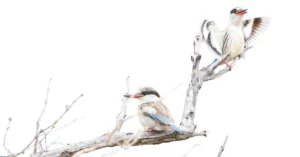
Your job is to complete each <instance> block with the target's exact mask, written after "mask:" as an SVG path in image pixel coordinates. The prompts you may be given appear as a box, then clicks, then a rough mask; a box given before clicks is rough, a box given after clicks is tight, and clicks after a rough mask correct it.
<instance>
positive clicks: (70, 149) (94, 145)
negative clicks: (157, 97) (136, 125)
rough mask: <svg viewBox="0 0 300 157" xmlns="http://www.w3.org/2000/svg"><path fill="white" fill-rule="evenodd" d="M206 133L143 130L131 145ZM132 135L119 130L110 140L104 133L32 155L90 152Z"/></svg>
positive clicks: (59, 156) (52, 156) (44, 156)
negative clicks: (153, 132) (108, 140)
mask: <svg viewBox="0 0 300 157" xmlns="http://www.w3.org/2000/svg"><path fill="white" fill-rule="evenodd" d="M206 135H207V131H201V132H193V133H182V134H179V133H177V132H175V131H170V132H167V133H164V132H163V133H158V134H151V133H148V132H143V134H142V135H141V136H140V137H139V138H138V139H137V141H136V142H135V143H134V144H133V145H132V146H139V145H154V144H161V143H168V142H173V141H181V140H186V139H189V138H192V137H195V136H206ZM133 136H135V134H133V133H120V132H119V133H115V134H114V135H113V136H112V138H111V142H110V143H107V142H106V141H107V139H108V134H105V135H103V136H100V137H97V138H94V139H92V140H88V141H83V142H79V143H76V144H72V145H69V146H65V147H62V148H59V149H55V150H52V151H48V152H40V153H39V152H38V153H37V154H35V155H34V156H33V157H62V156H63V157H71V156H73V155H75V154H76V153H77V152H79V151H82V152H81V153H86V152H91V151H94V150H98V149H102V148H106V147H114V146H119V145H123V144H124V143H126V142H128V141H129V140H130V139H134V138H133Z"/></svg>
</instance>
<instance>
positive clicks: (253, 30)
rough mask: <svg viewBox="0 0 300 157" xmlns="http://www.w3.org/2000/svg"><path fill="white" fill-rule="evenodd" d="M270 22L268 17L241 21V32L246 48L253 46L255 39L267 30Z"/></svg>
mask: <svg viewBox="0 0 300 157" xmlns="http://www.w3.org/2000/svg"><path fill="white" fill-rule="evenodd" d="M270 22H271V18H269V17H257V18H254V19H249V20H245V21H243V32H244V36H245V42H246V46H247V47H251V46H253V45H254V42H255V40H256V38H257V37H258V36H259V34H261V33H263V32H264V31H265V30H266V29H267V28H268V26H269V24H270Z"/></svg>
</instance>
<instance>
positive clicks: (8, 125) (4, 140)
mask: <svg viewBox="0 0 300 157" xmlns="http://www.w3.org/2000/svg"><path fill="white" fill-rule="evenodd" d="M11 121H12V118H11V117H9V118H8V124H7V128H6V131H5V135H4V139H3V148H4V149H5V150H6V152H7V154H8V155H9V156H10V155H12V153H11V151H10V150H9V149H8V148H7V147H6V144H5V142H6V136H7V133H8V130H9V128H10V123H11Z"/></svg>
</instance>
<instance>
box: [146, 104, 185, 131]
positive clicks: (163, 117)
mask: <svg viewBox="0 0 300 157" xmlns="http://www.w3.org/2000/svg"><path fill="white" fill-rule="evenodd" d="M142 112H143V113H145V114H146V115H148V116H149V117H151V118H152V119H154V120H157V121H158V122H159V123H162V124H165V125H169V126H171V127H172V128H173V129H174V130H176V131H178V132H181V130H180V129H179V128H178V127H176V126H175V125H174V122H173V118H172V117H171V115H170V112H169V111H168V108H167V107H166V106H165V105H164V104H163V103H162V102H161V101H157V102H155V103H153V104H149V105H147V106H144V107H143V108H142Z"/></svg>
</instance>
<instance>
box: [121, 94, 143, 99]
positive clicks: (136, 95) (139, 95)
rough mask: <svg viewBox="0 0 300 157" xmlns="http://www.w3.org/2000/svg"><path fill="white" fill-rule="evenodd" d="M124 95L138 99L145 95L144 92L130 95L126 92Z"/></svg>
mask: <svg viewBox="0 0 300 157" xmlns="http://www.w3.org/2000/svg"><path fill="white" fill-rule="evenodd" d="M124 97H126V98H136V99H138V98H141V97H143V95H142V94H140V93H136V94H134V95H130V94H129V95H128V94H126V95H124Z"/></svg>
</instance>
